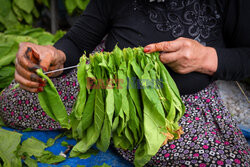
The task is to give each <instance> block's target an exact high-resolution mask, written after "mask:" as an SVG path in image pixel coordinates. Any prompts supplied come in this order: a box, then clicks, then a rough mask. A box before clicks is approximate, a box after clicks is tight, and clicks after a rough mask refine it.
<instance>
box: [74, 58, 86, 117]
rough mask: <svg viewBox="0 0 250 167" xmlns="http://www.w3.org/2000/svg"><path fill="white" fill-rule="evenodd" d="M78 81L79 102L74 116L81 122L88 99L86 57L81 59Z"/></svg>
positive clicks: (75, 107)
mask: <svg viewBox="0 0 250 167" xmlns="http://www.w3.org/2000/svg"><path fill="white" fill-rule="evenodd" d="M77 71H79V72H78V73H77V80H78V82H79V87H80V91H79V93H78V95H77V101H76V104H75V106H74V115H75V117H76V119H78V120H80V119H81V117H82V112H83V111H84V107H85V103H86V99H87V97H86V96H87V91H86V86H87V80H86V56H83V57H81V58H80V63H79V67H78V68H77Z"/></svg>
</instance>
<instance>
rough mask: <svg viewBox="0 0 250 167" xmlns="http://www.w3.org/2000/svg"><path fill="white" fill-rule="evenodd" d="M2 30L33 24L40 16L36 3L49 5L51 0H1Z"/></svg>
mask: <svg viewBox="0 0 250 167" xmlns="http://www.w3.org/2000/svg"><path fill="white" fill-rule="evenodd" d="M0 4H1V5H0V31H3V30H5V29H13V28H20V27H22V24H28V25H31V24H32V23H33V20H34V18H38V17H39V16H40V13H39V11H38V10H37V7H36V5H39V4H40V5H45V6H47V7H49V0H0Z"/></svg>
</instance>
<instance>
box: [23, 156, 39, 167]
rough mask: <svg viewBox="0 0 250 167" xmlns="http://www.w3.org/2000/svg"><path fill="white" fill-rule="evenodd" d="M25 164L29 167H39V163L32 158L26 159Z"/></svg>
mask: <svg viewBox="0 0 250 167" xmlns="http://www.w3.org/2000/svg"><path fill="white" fill-rule="evenodd" d="M24 163H25V164H26V165H27V166H28V167H38V165H37V161H36V160H35V159H32V158H30V157H26V159H25V160H24Z"/></svg>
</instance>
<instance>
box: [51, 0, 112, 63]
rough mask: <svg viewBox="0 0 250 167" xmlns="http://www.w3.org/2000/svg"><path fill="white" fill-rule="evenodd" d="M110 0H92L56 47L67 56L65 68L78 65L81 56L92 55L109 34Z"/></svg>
mask: <svg viewBox="0 0 250 167" xmlns="http://www.w3.org/2000/svg"><path fill="white" fill-rule="evenodd" d="M107 1H110V0H91V1H90V3H89V4H88V6H87V8H86V10H85V11H84V12H83V14H82V15H81V16H80V18H79V19H78V20H77V21H76V23H75V24H74V25H73V26H72V27H71V28H70V30H69V31H68V32H67V33H66V34H65V35H64V36H63V37H62V38H61V39H60V40H58V41H57V42H56V43H55V45H54V47H56V48H57V49H59V50H62V51H63V52H64V53H65V54H66V62H65V64H64V66H65V67H68V66H72V65H76V64H77V63H78V62H79V58H80V57H81V55H82V54H83V53H84V52H86V53H87V54H89V53H91V52H92V51H93V50H94V49H95V47H96V46H97V45H98V44H99V43H100V42H101V40H102V39H103V37H104V36H105V35H106V33H107V32H108V25H109V18H110V11H111V2H107Z"/></svg>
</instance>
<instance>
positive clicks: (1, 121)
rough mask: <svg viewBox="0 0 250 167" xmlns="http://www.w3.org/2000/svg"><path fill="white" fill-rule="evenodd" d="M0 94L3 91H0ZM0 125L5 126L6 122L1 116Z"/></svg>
mask: <svg viewBox="0 0 250 167" xmlns="http://www.w3.org/2000/svg"><path fill="white" fill-rule="evenodd" d="M0 95H1V93H0ZM0 126H5V124H4V122H3V120H2V118H1V117H0Z"/></svg>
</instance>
